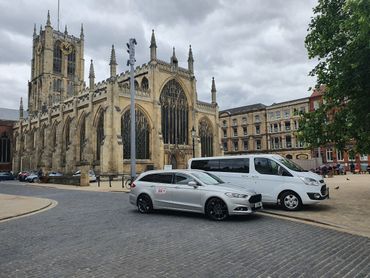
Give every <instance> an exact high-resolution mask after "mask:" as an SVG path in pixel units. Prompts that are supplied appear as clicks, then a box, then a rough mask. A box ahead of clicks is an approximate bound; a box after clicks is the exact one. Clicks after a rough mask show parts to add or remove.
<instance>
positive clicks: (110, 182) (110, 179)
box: [109, 175, 113, 187]
mask: <svg viewBox="0 0 370 278" xmlns="http://www.w3.org/2000/svg"><path fill="white" fill-rule="evenodd" d="M112 180H113V176H112V175H110V176H109V187H112Z"/></svg>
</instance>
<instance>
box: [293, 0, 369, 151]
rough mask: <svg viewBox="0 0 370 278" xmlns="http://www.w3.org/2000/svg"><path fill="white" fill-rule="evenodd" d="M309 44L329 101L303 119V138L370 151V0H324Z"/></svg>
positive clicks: (313, 22)
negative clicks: (351, 143)
mask: <svg viewBox="0 0 370 278" xmlns="http://www.w3.org/2000/svg"><path fill="white" fill-rule="evenodd" d="M313 11H314V14H315V16H314V17H313V18H312V20H311V22H310V24H309V28H308V30H307V31H308V35H307V36H306V40H305V45H306V48H307V50H308V56H309V58H310V59H317V61H318V63H317V65H316V67H315V68H314V69H313V70H312V71H311V72H310V75H311V76H316V77H317V84H318V85H317V86H316V87H317V88H318V87H319V86H320V84H325V86H326V89H325V93H324V100H325V101H324V104H323V106H322V107H321V108H320V109H318V110H316V111H315V112H312V113H307V114H305V115H304V116H303V117H302V119H301V125H300V131H299V134H300V137H301V139H303V140H304V141H306V142H307V143H309V144H310V145H311V146H313V147H317V146H319V145H324V144H326V143H328V142H331V143H333V144H334V145H335V146H336V147H337V148H338V149H340V150H343V149H345V147H346V144H347V143H348V142H349V141H351V140H354V142H356V144H355V146H356V151H357V152H360V153H370V0H319V1H318V5H317V6H316V7H315V8H314V9H313Z"/></svg>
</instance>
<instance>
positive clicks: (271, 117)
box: [268, 112, 274, 120]
mask: <svg viewBox="0 0 370 278" xmlns="http://www.w3.org/2000/svg"><path fill="white" fill-rule="evenodd" d="M268 115H269V116H268V117H269V120H273V119H274V112H269V114H268Z"/></svg>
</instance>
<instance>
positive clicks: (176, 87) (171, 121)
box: [159, 79, 189, 145]
mask: <svg viewBox="0 0 370 278" xmlns="http://www.w3.org/2000/svg"><path fill="white" fill-rule="evenodd" d="M159 100H160V103H161V110H162V111H161V113H162V115H161V120H162V134H163V142H164V143H165V144H180V145H186V144H187V143H188V124H189V123H188V114H189V108H188V101H187V99H186V96H185V93H184V90H183V89H182V87H181V85H180V84H179V83H178V82H177V81H176V80H174V79H172V80H170V81H168V82H167V84H166V85H165V86H164V87H163V89H162V92H161V96H160V99H159Z"/></svg>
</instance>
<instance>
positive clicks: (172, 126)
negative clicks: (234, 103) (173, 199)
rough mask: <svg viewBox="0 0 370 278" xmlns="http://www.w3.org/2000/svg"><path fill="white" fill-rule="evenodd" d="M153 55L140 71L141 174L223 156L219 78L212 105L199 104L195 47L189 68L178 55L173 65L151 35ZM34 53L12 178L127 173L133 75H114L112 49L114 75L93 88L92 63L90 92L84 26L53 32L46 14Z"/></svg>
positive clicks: (137, 99) (138, 155)
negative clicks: (32, 173) (35, 172)
mask: <svg viewBox="0 0 370 278" xmlns="http://www.w3.org/2000/svg"><path fill="white" fill-rule="evenodd" d="M148 45H149V43H148ZM149 49H150V52H149V54H150V60H149V62H148V63H146V64H143V65H141V66H139V67H136V69H135V80H134V84H135V93H136V95H135V115H136V116H135V119H136V120H135V122H136V163H137V165H136V167H137V168H136V171H137V172H139V173H140V172H142V171H145V170H147V169H153V168H154V169H162V168H163V167H164V165H172V167H173V168H186V164H187V161H188V159H190V158H192V157H193V156H195V157H199V156H214V155H222V148H221V146H220V135H219V129H220V127H219V123H218V113H219V108H218V105H217V102H216V87H215V83H214V79H212V85H211V86H210V87H211V91H210V99H211V103H207V102H203V101H200V100H198V97H197V89H196V78H195V76H194V59H193V54H192V49H191V47H189V54H188V67H187V68H182V67H180V66H179V65H178V60H177V57H176V54H175V49H173V53H172V57H171V58H170V61H169V62H165V61H163V60H160V59H158V58H157V44H156V39H155V34H154V31H152V35H151V40H150V48H149ZM32 53H33V54H32V70H31V80H30V81H29V84H28V116H27V117H25V116H24V115H25V113H24V112H23V104H22V101H21V105H20V112H19V121H18V122H17V123H16V124H15V126H14V130H13V139H14V141H13V142H14V148H13V153H14V155H13V171H14V172H15V173H16V172H18V171H20V170H32V169H40V168H41V169H42V170H43V171H44V172H47V171H51V170H53V171H61V172H63V173H73V172H74V171H76V170H77V169H79V168H80V167H82V166H87V167H89V168H90V169H93V170H95V171H96V172H97V173H100V174H114V173H116V174H118V173H129V172H130V146H131V142H130V122H131V120H130V101H131V98H130V73H129V72H128V71H126V72H123V73H117V72H116V71H117V62H116V54H115V49H114V46H112V49H111V55H110V61H107V67H108V66H109V67H110V76H109V77H108V78H107V79H106V80H103V81H102V82H99V83H96V82H95V74H94V64H93V61H92V60H91V61H90V67H89V82H88V85H89V86H88V87H86V85H85V82H84V67H85V60H84V31H83V26H81V33H80V35H79V37H75V36H73V35H70V34H68V31H67V28H66V29H65V31H64V32H60V31H58V30H54V29H53V27H52V25H51V21H50V15H49V13H48V16H47V21H46V25H45V27H44V29H43V28H42V27H41V28H40V31H39V32H36V27H35V28H34V33H33V51H32ZM107 54H109V53H107ZM107 56H108V55H107ZM193 150H194V151H193Z"/></svg>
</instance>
